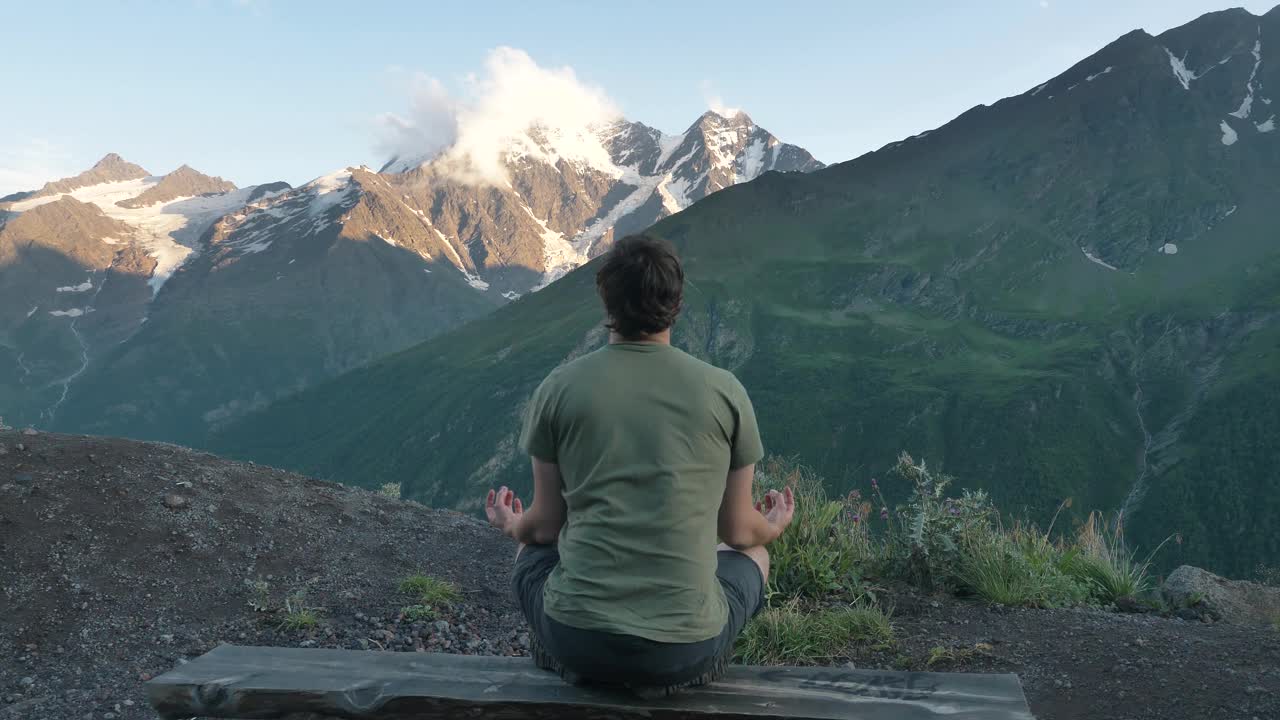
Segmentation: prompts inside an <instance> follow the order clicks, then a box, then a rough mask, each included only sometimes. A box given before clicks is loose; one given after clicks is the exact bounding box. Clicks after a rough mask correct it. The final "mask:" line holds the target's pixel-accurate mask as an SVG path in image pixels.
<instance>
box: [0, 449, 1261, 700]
mask: <svg viewBox="0 0 1280 720" xmlns="http://www.w3.org/2000/svg"><path fill="white" fill-rule="evenodd" d="M512 552H513V547H512V546H511V544H510V543H509V542H508V541H507V540H506V539H505V538H502V537H501V536H500V535H498V534H497V533H496V532H493V531H491V530H489V529H488V528H486V527H484V526H483V525H482V524H481V523H479V522H478V521H476V520H474V519H471V518H469V517H465V516H462V515H459V514H456V513H452V512H438V511H433V510H429V509H427V508H424V507H422V506H420V505H417V504H415V503H405V502H399V501H396V500H392V499H389V498H386V497H383V496H380V495H377V494H373V493H369V492H365V491H361V490H355V489H348V488H345V487H341V486H338V485H334V484H331V483H326V482H320V481H317V480H312V479H309V478H305V477H301V476H298V475H293V474H290V473H284V472H281V471H277V470H274V469H270V468H266V467H262V466H254V465H245V464H240V463H233V462H228V461H225V460H221V459H219V458H216V457H213V456H211V455H206V454H202V453H197V452H193V451H190V450H186V449H184V448H179V447H176V446H171V445H159V444H151V443H137V442H132V441H126V440H114V439H102V438H88V437H80V436H64V435H51V434H45V433H41V434H38V435H25V434H22V433H20V432H17V431H7V432H4V431H0V719H3V720H10V719H13V720H16V719H18V718H22V719H23V720H26V719H27V718H33V719H34V718H40V719H43V718H50V719H55V720H60V719H62V718H69V719H76V720H78V719H79V718H103V719H104V720H106V719H109V718H122V719H123V718H129V719H132V718H154V717H155V715H154V713H152V712H151V711H150V709H149V708H148V707H147V705H146V701H145V698H144V695H143V692H142V682H143V681H144V680H145V679H147V678H149V677H151V676H152V675H155V674H159V673H161V672H164V671H165V670H167V669H169V668H170V667H172V666H174V665H175V664H177V663H180V662H182V661H183V660H184V659H186V658H191V657H195V656H197V655H199V654H201V653H203V652H205V651H207V650H209V649H211V648H212V647H214V646H216V645H217V644H218V643H219V642H223V641H225V642H234V643H237V644H266V645H294V646H296V645H302V646H319V647H343V648H370V649H378V648H380V647H381V648H388V649H395V650H406V651H412V650H416V649H425V650H430V651H442V650H443V651H449V652H463V653H497V654H523V653H524V651H525V648H526V647H527V637H525V636H524V633H523V629H522V627H521V622H520V618H519V615H518V612H517V611H516V610H515V608H514V606H513V605H512V603H511V602H510V601H509V599H508V597H507V568H508V565H509V562H510V559H511V555H512ZM416 571H421V572H424V573H426V574H429V575H434V576H437V577H441V578H444V579H448V580H451V581H453V582H455V583H457V584H458V586H459V587H460V588H461V589H462V591H463V596H464V597H463V601H462V602H461V603H459V604H458V605H457V606H456V607H454V608H453V609H452V610H449V611H445V612H443V613H442V614H441V615H440V617H438V618H437V619H435V620H431V621H424V622H416V623H415V622H410V621H408V620H404V619H402V618H400V617H399V615H400V610H401V608H403V607H404V606H406V605H410V604H412V603H413V600H411V599H409V598H406V597H404V596H402V595H401V594H400V593H399V592H398V590H397V589H396V585H397V583H398V582H399V580H400V579H402V578H404V577H405V576H407V575H409V574H411V573H413V572H416ZM254 583H259V584H258V585H257V586H256V587H255V585H254ZM264 584H265V585H264ZM264 590H265V592H264ZM298 592H301V593H304V594H305V597H304V598H303V599H302V600H301V603H302V604H303V605H305V606H307V607H315V608H320V610H318V611H317V614H318V616H319V624H318V625H317V626H316V627H315V628H313V629H309V630H289V629H287V628H284V627H281V621H282V619H283V616H284V613H283V612H279V611H277V612H263V611H260V610H257V609H255V608H254V607H253V606H252V605H254V604H257V605H266V606H267V607H268V609H270V610H276V609H278V608H279V607H281V606H282V605H283V601H284V598H285V597H286V596H288V595H291V594H294V593H298ZM896 603H897V611H896V616H895V625H896V629H897V635H898V638H899V644H898V646H897V647H895V648H893V649H892V650H889V651H882V652H875V651H871V650H867V649H860V648H851V649H850V651H849V656H848V657H846V658H839V659H837V660H835V661H833V662H838V663H840V662H846V661H850V660H852V661H854V662H856V663H857V664H859V665H861V666H864V667H866V666H875V667H893V666H903V665H911V666H914V667H917V668H923V667H924V665H925V664H926V663H927V662H928V661H929V658H930V656H931V654H932V653H934V649H935V648H942V649H943V650H944V651H946V652H945V653H944V654H945V655H947V656H949V657H943V658H941V659H938V660H936V661H935V662H934V664H933V666H932V669H935V670H957V671H980V672H985V671H998V672H1017V673H1019V674H1020V675H1021V676H1022V679H1023V682H1024V684H1025V687H1026V690H1027V696H1028V698H1029V699H1030V701H1031V704H1032V708H1033V710H1034V711H1035V713H1036V716H1037V717H1039V718H1042V719H1044V720H1065V719H1068V718H1070V719H1072V720H1074V719H1076V718H1081V719H1083V718H1090V719H1091V720H1094V719H1096V720H1105V719H1108V718H1110V719H1115V720H1119V719H1121V718H1127V719H1132V720H1138V719H1142V718H1152V719H1154V718H1161V719H1181V718H1185V719H1186V720H1192V719H1195V720H1200V719H1201V718H1224V719H1230V718H1242V719H1243V720H1250V718H1259V719H1260V720H1261V719H1264V718H1265V719H1268V720H1270V719H1271V718H1280V633H1277V632H1275V631H1274V630H1272V629H1270V628H1240V627H1231V626H1227V625H1222V624H1204V623H1201V622H1188V621H1184V620H1177V619H1163V618H1157V617H1152V616H1137V615H1118V614H1108V613H1102V612H1096V611H1050V612H1045V611H1013V610H1000V609H991V608H985V607H980V606H973V605H963V604H956V603H953V602H948V601H943V600H935V599H930V598H918V597H909V596H903V597H900V598H898V599H897V601H896Z"/></svg>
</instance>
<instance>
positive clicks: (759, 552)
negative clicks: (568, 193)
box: [716, 543, 769, 583]
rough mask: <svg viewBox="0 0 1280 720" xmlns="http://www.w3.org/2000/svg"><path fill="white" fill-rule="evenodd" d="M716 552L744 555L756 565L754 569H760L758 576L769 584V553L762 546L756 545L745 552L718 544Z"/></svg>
mask: <svg viewBox="0 0 1280 720" xmlns="http://www.w3.org/2000/svg"><path fill="white" fill-rule="evenodd" d="M716 551H717V552H736V553H742V554H743V555H746V556H747V557H749V558H751V561H752V562H754V563H755V564H756V567H758V568H760V575H761V576H762V577H763V578H764V581H765V582H766V583H767V582H769V551H768V550H766V549H765V547H764V546H763V545H757V546H755V547H752V548H747V549H746V550H739V549H737V548H731V547H729V546H728V545H725V544H724V543H720V544H719V545H717V546H716Z"/></svg>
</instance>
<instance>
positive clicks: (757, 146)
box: [733, 138, 765, 183]
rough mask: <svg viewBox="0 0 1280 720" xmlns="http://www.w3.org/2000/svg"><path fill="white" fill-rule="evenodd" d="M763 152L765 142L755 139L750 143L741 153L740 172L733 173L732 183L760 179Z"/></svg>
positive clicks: (762, 166)
mask: <svg viewBox="0 0 1280 720" xmlns="http://www.w3.org/2000/svg"><path fill="white" fill-rule="evenodd" d="M764 151H765V141H764V140H763V139H761V138H756V139H755V140H752V141H751V144H750V145H748V146H747V149H746V150H745V151H743V153H742V160H741V163H740V164H741V166H742V170H741V171H740V172H735V173H734V176H733V181H734V182H735V183H740V182H747V181H748V180H755V179H756V178H757V177H760V172H761V171H762V170H764Z"/></svg>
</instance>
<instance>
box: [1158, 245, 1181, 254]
mask: <svg viewBox="0 0 1280 720" xmlns="http://www.w3.org/2000/svg"><path fill="white" fill-rule="evenodd" d="M1160 252H1162V253H1164V254H1165V255H1177V254H1178V246H1177V245H1174V244H1173V243H1165V244H1164V245H1162V246H1160Z"/></svg>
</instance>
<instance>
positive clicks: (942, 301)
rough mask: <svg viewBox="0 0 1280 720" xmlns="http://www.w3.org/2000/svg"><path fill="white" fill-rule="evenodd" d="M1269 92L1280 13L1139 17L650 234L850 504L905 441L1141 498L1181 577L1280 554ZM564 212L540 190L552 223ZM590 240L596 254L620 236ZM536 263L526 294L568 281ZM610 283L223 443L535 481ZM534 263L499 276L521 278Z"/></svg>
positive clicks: (1279, 271)
mask: <svg viewBox="0 0 1280 720" xmlns="http://www.w3.org/2000/svg"><path fill="white" fill-rule="evenodd" d="M1273 93H1275V95H1273ZM1276 99H1280V8H1278V9H1276V10H1272V11H1271V12H1269V13H1267V14H1265V15H1263V16H1255V15H1253V14H1250V13H1249V12H1246V11H1244V10H1238V9H1237V10H1229V11H1224V12H1218V13H1211V14H1208V15H1205V16H1203V17H1201V18H1199V19H1197V20H1195V21H1194V22H1191V23H1189V24H1187V25H1184V26H1182V27H1179V28H1175V29H1172V30H1169V31H1167V32H1164V33H1161V34H1160V35H1154V36H1153V35H1151V34H1149V33H1147V32H1144V31H1141V30H1137V31H1134V32H1131V33H1129V34H1126V35H1124V36H1122V37H1120V38H1118V39H1117V40H1116V41H1114V42H1112V43H1111V44H1109V45H1107V46H1106V47H1104V48H1102V49H1101V50H1099V51H1098V52H1097V53H1095V54H1093V55H1091V56H1089V57H1088V58H1086V59H1084V60H1082V61H1080V62H1079V63H1077V64H1076V65H1074V66H1072V67H1070V68H1068V69H1067V70H1066V71H1065V72H1063V73H1061V74H1060V75H1058V76H1056V77H1054V78H1052V79H1050V80H1048V81H1047V82H1045V83H1043V84H1040V85H1037V86H1036V87H1033V88H1028V89H1027V90H1026V91H1025V92H1023V93H1021V94H1019V95H1017V96H1014V97H1009V98H1005V99H1003V100H1000V101H999V102H996V103H995V104H993V105H991V106H985V105H981V106H978V107H975V108H973V109H971V110H969V111H968V112H966V113H964V114H962V115H960V116H959V117H957V118H955V119H954V120H953V121H951V122H949V123H947V124H946V125H944V126H942V127H940V128H937V129H935V130H933V131H930V132H926V133H921V134H919V135H916V136H914V137H910V138H907V139H905V140H903V141H901V142H895V143H891V144H890V145H888V146H886V147H884V148H881V149H880V150H878V151H875V152H872V153H869V154H867V155H864V156H862V157H859V158H857V159H854V160H851V161H849V162H845V163H841V164H838V165H834V166H830V167H827V168H825V169H820V170H817V171H815V172H811V173H808V174H788V173H764V174H763V175H761V176H760V177H758V178H757V179H755V180H754V181H753V182H749V183H745V184H741V185H737V186H734V187H730V188H726V189H724V190H722V191H721V192H717V193H715V194H714V195H712V196H710V197H707V198H705V199H703V200H702V201H700V202H698V203H696V204H695V205H693V206H692V207H690V208H688V209H687V210H684V211H683V212H680V213H678V214H675V215H673V216H671V217H666V218H665V219H661V220H659V221H658V222H657V224H656V225H654V226H653V228H652V231H653V232H654V233H655V234H657V235H659V236H662V237H665V238H667V239H669V240H671V241H672V242H673V243H674V244H675V245H676V246H677V247H678V248H679V250H680V252H681V254H682V257H683V259H684V262H685V265H686V271H687V276H688V288H687V292H686V308H685V311H684V313H683V315H682V317H681V319H680V320H679V322H678V323H677V326H676V332H675V342H676V344H677V345H678V346H680V347H681V348H683V349H685V350H686V351H688V352H690V353H692V354H694V355H696V356H698V357H701V358H703V359H705V360H708V361H710V362H712V363H714V364H716V365H719V366H722V367H726V368H729V369H731V370H732V371H733V372H735V373H736V374H737V376H738V377H739V378H741V380H742V382H743V383H744V385H745V386H746V387H747V389H748V390H749V392H750V393H751V396H752V398H753V400H754V402H755V405H756V409H757V414H758V416H759V418H760V424H761V428H762V431H763V433H764V436H765V438H766V443H767V445H768V446H769V449H770V450H771V451H773V452H776V453H780V454H785V455H796V456H799V457H800V458H802V459H803V460H805V461H806V462H808V463H811V464H813V465H814V466H815V467H816V468H817V469H818V470H819V471H820V472H821V473H822V474H824V475H825V476H826V477H827V478H829V481H830V483H831V486H832V487H831V488H830V489H831V490H832V491H833V492H845V491H848V490H850V489H853V488H858V487H862V488H864V489H865V488H866V486H867V483H868V481H869V480H870V479H871V478H872V477H874V476H877V475H880V474H881V473H883V472H884V471H885V470H886V469H887V468H888V467H889V466H890V465H891V464H892V463H893V460H894V458H895V456H896V455H897V453H898V452H899V451H901V450H909V451H911V452H912V453H914V454H917V455H922V456H924V457H925V458H926V459H927V460H928V461H929V462H930V463H932V464H939V465H941V467H942V468H943V470H944V471H947V472H951V473H954V474H955V475H957V476H959V478H960V484H961V485H963V486H966V487H973V488H982V489H985V490H987V491H989V492H990V493H991V495H992V496H993V497H994V499H995V500H996V501H997V502H998V503H999V505H1000V506H1001V507H1002V508H1004V509H1005V510H1006V511H1008V512H1009V513H1010V514H1011V515H1012V516H1013V517H1016V518H1028V519H1031V520H1035V521H1039V522H1041V523H1042V526H1043V525H1044V524H1047V522H1048V520H1049V519H1050V516H1052V515H1053V513H1054V510H1055V508H1058V507H1059V505H1060V504H1063V503H1064V502H1065V501H1067V500H1070V501H1071V502H1070V503H1066V505H1067V506H1068V507H1067V509H1066V510H1065V511H1064V513H1063V517H1062V518H1060V519H1059V522H1061V523H1063V526H1064V527H1065V526H1066V525H1068V524H1070V523H1071V522H1072V521H1077V520H1079V519H1080V518H1081V517H1082V516H1083V514H1084V513H1087V512H1088V511H1089V510H1091V509H1101V510H1107V511H1114V512H1120V513H1121V514H1122V517H1123V518H1124V523H1125V527H1126V528H1127V533H1128V536H1129V539H1130V541H1131V543H1133V544H1134V545H1135V547H1137V548H1138V549H1139V552H1140V553H1142V556H1143V557H1145V554H1146V553H1147V552H1149V551H1151V550H1152V549H1154V548H1156V547H1157V546H1159V545H1160V544H1161V542H1162V541H1163V540H1165V539H1166V538H1177V539H1178V540H1179V542H1176V543H1175V542H1170V543H1168V544H1166V545H1165V546H1164V548H1163V549H1162V550H1161V551H1160V553H1159V554H1158V555H1157V561H1158V562H1160V563H1163V564H1166V565H1171V564H1173V563H1179V562H1194V563H1197V564H1201V565H1208V566H1210V567H1213V568H1215V569H1218V570H1219V571H1221V572H1225V573H1233V574H1239V575H1243V574H1248V573H1249V572H1251V571H1252V569H1253V566H1254V565H1256V564H1258V563H1271V564H1274V563H1275V562H1276V558H1280V520H1277V518H1280V493H1278V492H1277V490H1278V489H1280V478H1278V476H1277V474H1276V470H1275V468H1277V467H1280V244H1277V239H1278V238H1277V231H1276V228H1277V227H1280V205H1277V203H1276V197H1277V194H1278V193H1280V133H1277V132H1276V131H1275V122H1276V121H1275V113H1276V112H1280V106H1275V105H1273V101H1275V100H1276ZM655 144H656V145H657V146H658V148H659V150H658V153H657V155H656V157H659V158H670V157H672V156H678V155H679V152H678V151H673V152H671V153H667V154H665V155H664V154H662V153H663V151H662V150H661V146H662V144H661V143H660V142H657V141H655ZM650 154H654V153H650ZM655 162H656V161H655ZM657 164H658V165H660V164H661V163H657ZM417 172H426V171H423V170H410V171H409V173H407V174H413V173H417ZM662 187H663V185H662V183H661V182H660V183H659V184H658V186H657V187H656V188H655V189H656V190H657V195H658V197H661V198H664V199H665V196H664V195H663V194H662ZM666 187H670V185H667V186H666ZM517 189H518V188H517ZM517 189H513V190H512V192H516V190H517ZM519 194H520V197H521V198H525V197H529V196H532V195H533V193H528V192H525V191H523V190H521V191H520V192H519ZM411 197H412V196H411ZM649 197H650V199H651V200H650V201H651V202H653V200H652V198H653V196H652V195H650V196H649ZM546 207H547V206H545V205H543V204H541V202H540V201H537V200H536V199H535V200H534V202H533V203H532V204H530V208H531V209H532V210H533V211H534V214H535V215H537V216H538V217H539V218H541V217H543V214H545V213H546ZM579 215H581V214H579ZM555 229H556V232H560V233H561V234H562V235H566V234H567V232H566V231H565V230H564V229H563V226H557V227H556V228H555ZM576 238H577V240H578V241H580V242H578V243H577V244H576V245H575V247H574V250H575V252H577V253H578V255H579V256H584V255H585V256H590V255H591V254H592V253H594V252H596V251H597V250H596V246H595V245H594V244H588V241H592V239H593V238H592V236H591V235H586V236H582V235H579V236H576ZM529 265H530V266H533V267H534V268H535V270H537V271H538V272H535V273H532V274H530V275H527V276H525V278H524V279H523V281H524V282H525V283H530V282H533V283H539V282H543V281H545V280H546V279H548V277H549V275H547V273H550V275H551V276H553V275H555V274H557V273H558V270H555V269H554V268H556V267H557V266H556V263H554V262H544V264H543V265H542V266H536V265H535V263H533V262H530V263H529ZM539 272H540V273H543V274H542V275H539V274H538V273H539ZM593 272H594V265H593V264H592V263H588V264H587V265H586V266H584V267H581V268H579V269H577V270H575V271H572V272H569V273H568V274H567V275H566V276H565V277H563V279H561V280H559V281H557V282H554V283H552V284H551V285H549V286H548V287H547V288H546V289H545V290H542V291H540V292H538V293H535V294H533V295H526V296H523V297H520V298H519V299H518V300H517V301H515V302H512V303H510V304H507V305H505V306H504V307H501V308H499V309H498V310H496V311H495V312H493V313H491V314H488V315H486V316H485V317H483V318H481V319H479V320H476V321H474V322H471V323H468V324H466V325H464V326H461V327H459V328H457V329H455V330H453V331H451V332H448V333H447V334H444V335H441V336H440V337H438V338H436V339H433V340H430V341H427V342H425V343H423V344H421V345H418V346H417V347H414V348H412V349H410V350H408V351H406V352H403V353H400V354H397V355H393V356H390V357H387V358H384V359H381V360H378V361H376V362H373V363H371V364H369V365H366V366H364V367H361V368H359V369H357V370H355V371H353V372H351V373H348V374H345V375H343V376H342V377H340V378H338V379H336V380H334V381H332V382H329V383H325V384H323V385H319V386H315V387H312V388H310V389H308V390H306V391H304V392H302V393H300V394H297V395H295V396H292V397H290V398H287V399H284V400H282V401H279V402H277V403H275V404H273V405H272V406H271V407H269V408H267V409H266V410H264V411H262V412H259V413H255V414H253V415H251V416H249V417H247V418H245V419H242V420H240V421H238V422H236V423H234V424H231V425H229V426H228V427H225V428H223V429H221V430H220V431H219V433H218V434H217V436H216V437H215V438H214V440H213V443H212V444H213V446H214V447H215V448H217V449H221V450H223V451H226V452H228V453H231V454H233V455H237V456H240V457H246V458H251V459H254V460H258V461H261V462H266V463H270V464H276V465H279V466H284V467H288V468H293V469H299V470H303V471H307V472H309V473H313V474H318V475H320V476H323V477H329V478H338V479H342V480H343V481H345V482H354V483H359V484H362V485H366V486H369V487H375V486H378V485H380V484H382V483H386V482H394V483H399V484H401V487H402V492H403V494H404V495H405V496H406V497H411V498H415V499H418V500H422V501H424V502H427V503H431V504H435V505H454V506H457V507H461V508H471V509H474V508H476V507H477V503H478V501H479V498H480V497H481V496H482V494H483V491H484V490H485V489H486V488H488V487H490V486H494V485H499V484H507V485H510V486H512V487H514V488H517V489H519V490H521V491H523V492H527V491H528V489H529V479H528V475H529V473H528V464H527V460H525V459H524V458H523V457H522V455H521V453H520V452H519V451H518V448H517V431H518V420H519V417H520V415H521V412H522V408H523V406H524V403H525V401H526V400H527V398H528V397H529V395H530V393H531V392H532V390H533V389H534V387H536V385H537V384H538V383H539V382H540V381H541V380H542V378H543V377H544V376H545V375H546V374H547V372H549V371H550V370H551V369H553V368H554V367H556V366H557V365H558V364H561V363H563V362H566V361H568V360H570V359H572V358H574V357H577V356H579V355H581V354H582V353H585V352H589V351H591V350H592V349H594V348H597V347H599V346H600V345H601V344H602V343H604V342H605V340H606V333H605V331H604V329H603V327H602V323H601V321H602V318H601V312H600V309H599V306H598V301H597V300H596V298H595V297H594V284H593ZM516 279H517V278H516V277H515V275H514V274H513V273H512V274H508V275H507V276H505V277H501V278H499V277H498V276H494V278H493V281H492V282H494V283H503V284H502V286H501V287H502V289H503V290H504V291H505V290H507V289H511V290H516V291H518V288H519V287H520V285H518V284H516V283H515V281H516ZM882 485H886V492H887V493H888V494H889V496H890V499H891V500H893V499H895V498H900V497H902V494H903V491H902V489H901V488H895V487H893V486H892V485H888V484H887V483H882Z"/></svg>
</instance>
